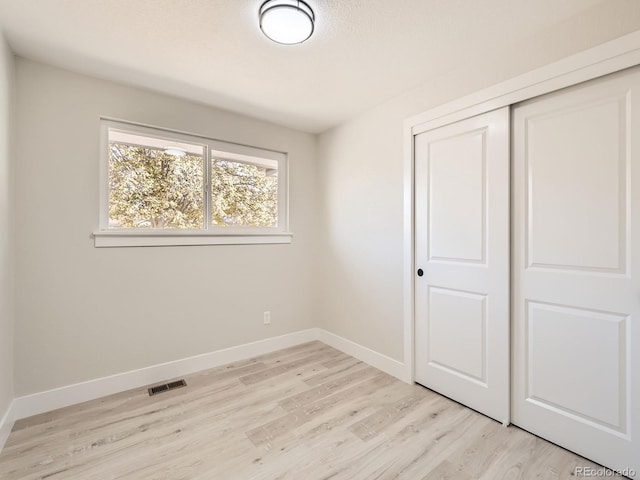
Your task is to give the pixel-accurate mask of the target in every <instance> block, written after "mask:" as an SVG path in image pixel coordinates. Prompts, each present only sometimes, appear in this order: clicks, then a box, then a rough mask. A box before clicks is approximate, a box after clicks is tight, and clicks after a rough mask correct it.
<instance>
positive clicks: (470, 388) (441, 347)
mask: <svg viewBox="0 0 640 480" xmlns="http://www.w3.org/2000/svg"><path fill="white" fill-rule="evenodd" d="M414 148H415V179H416V180H415V181H416V189H415V192H416V198H415V202H416V203H415V207H416V208H415V212H416V219H415V221H416V225H415V228H416V275H418V276H416V284H415V289H416V290H415V309H416V310H415V374H416V381H417V382H418V383H421V384H422V385H424V386H426V387H428V388H431V389H433V390H435V391H437V392H439V393H441V394H443V395H446V396H448V397H450V398H452V399H454V400H456V401H458V402H460V403H463V404H465V405H467V406H469V407H471V408H473V409H475V410H478V411H479V412H482V413H484V414H485V415H488V416H489V417H492V418H494V419H496V420H498V421H500V422H503V423H508V422H509V183H510V178H509V109H508V108H503V109H500V110H496V111H493V112H489V113H486V114H483V115H479V116H477V117H473V118H469V119H466V120H463V121H460V122H457V123H455V124H452V125H448V126H445V127H442V128H438V129H436V130H431V131H428V132H425V133H422V134H419V135H416V136H415V145H414ZM418 269H419V270H418ZM420 273H423V275H422V276H420Z"/></svg>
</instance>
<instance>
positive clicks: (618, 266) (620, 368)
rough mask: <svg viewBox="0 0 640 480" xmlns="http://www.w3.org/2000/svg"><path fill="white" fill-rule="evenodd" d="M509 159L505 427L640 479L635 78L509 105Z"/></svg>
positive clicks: (638, 103) (639, 101) (638, 84)
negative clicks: (508, 416) (510, 339)
mask: <svg viewBox="0 0 640 480" xmlns="http://www.w3.org/2000/svg"><path fill="white" fill-rule="evenodd" d="M513 156H514V166H513V168H514V215H513V225H514V256H513V275H514V283H513V293H514V296H513V303H514V309H513V320H514V322H513V332H514V333H513V335H514V344H513V372H512V374H513V377H512V382H513V398H512V421H513V423H514V424H516V425H519V426H521V427H522V428H525V429H526V430H529V431H531V432H533V433H535V434H537V435H540V436H542V437H544V438H546V439H548V440H550V441H552V442H554V443H557V444H559V445H562V446H564V447H566V448H568V449H569V450H573V451H575V452H577V453H579V454H581V455H584V456H585V457H588V458H590V459H592V460H595V461H596V462H598V463H601V464H603V465H605V466H608V467H610V468H614V469H625V468H628V469H633V470H635V472H636V474H637V473H638V472H640V441H638V438H640V72H639V71H638V70H637V69H636V70H633V71H631V72H624V73H622V74H616V75H614V76H610V77H605V78H603V79H599V80H595V81H593V82H589V83H587V84H584V85H580V86H577V87H573V88H571V89H568V90H564V91H560V92H557V93H554V94H550V95H547V96H544V97H540V98H538V99H534V100H531V101H528V102H525V103H523V104H520V105H517V106H515V107H514V110H513ZM626 474H627V475H629V476H632V477H635V475H633V474H632V472H630V471H629V470H627V471H626Z"/></svg>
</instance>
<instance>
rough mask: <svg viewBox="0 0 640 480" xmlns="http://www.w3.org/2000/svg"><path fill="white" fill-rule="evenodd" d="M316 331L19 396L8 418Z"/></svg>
mask: <svg viewBox="0 0 640 480" xmlns="http://www.w3.org/2000/svg"><path fill="white" fill-rule="evenodd" d="M317 337H318V333H317V329H315V328H311V329H308V330H302V331H299V332H295V333H290V334H287V335H282V336H279V337H272V338H267V339H265V340H259V341H257V342H252V343H246V344H244V345H239V346H237V347H231V348H225V349H224V350H217V351H215V352H211V353H205V354H202V355H196V356H194V357H189V358H184V359H181V360H175V361H173V362H167V363H162V364H159V365H153V366H151V367H146V368H141V369H139V370H132V371H130V372H125V373H119V374H116V375H111V376H109V377H103V378H97V379H95V380H89V381H87V382H82V383H76V384H74V385H68V386H65V387H60V388H56V389H53V390H47V391H45V392H39V393H34V394H32V395H26V396H24V397H18V398H16V399H15V400H14V401H13V404H12V407H11V409H10V411H9V414H8V415H9V417H10V418H12V419H13V420H14V421H15V420H19V419H21V418H26V417H30V416H32V415H38V414H40V413H44V412H49V411H51V410H56V409H58V408H63V407H68V406H70V405H75V404H77V403H81V402H86V401H88V400H94V399H96V398H100V397H104V396H107V395H111V394H114V393H118V392H123V391H126V390H130V389H132V388H139V387H142V386H145V385H150V384H153V383H157V382H161V381H164V380H169V379H172V378H176V377H181V376H183V375H188V374H190V373H195V372H199V371H201V370H207V369H209V368H214V367H219V366H221V365H226V364H228V363H233V362H237V361H239V360H244V359H247V358H251V357H255V356H258V355H264V354H265V353H271V352H275V351H276V350H281V349H283V348H287V347H292V346H294V345H299V344H301V343H306V342H311V341H313V340H317Z"/></svg>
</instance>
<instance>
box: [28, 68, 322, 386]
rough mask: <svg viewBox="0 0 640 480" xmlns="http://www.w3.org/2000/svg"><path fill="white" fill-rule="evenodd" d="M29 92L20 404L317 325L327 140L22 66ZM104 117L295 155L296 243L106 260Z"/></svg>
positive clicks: (111, 253) (163, 251)
mask: <svg viewBox="0 0 640 480" xmlns="http://www.w3.org/2000/svg"><path fill="white" fill-rule="evenodd" d="M17 85H18V88H17V98H16V106H17V108H16V114H17V132H16V162H15V191H16V195H15V197H16V198H15V200H16V204H15V217H16V256H17V261H16V277H17V295H16V319H17V321H16V339H15V351H16V355H15V378H16V386H15V390H16V396H21V395H26V394H30V393H34V392H40V391H43V390H47V389H51V388H55V387H60V386H65V385H69V384H73V383H76V382H81V381H84V380H89V379H93V378H100V377H104V376H107V375H111V374H116V373H121V372H126V371H129V370H132V369H137V368H141V367H145V366H149V365H155V364H158V363H162V362H168V361H171V360H176V359H181V358H185V357H189V356H192V355H197V354H201V353H205V352H211V351H215V350H218V349H222V348H226V347H231V346H236V345H239V344H244V343H247V342H252V341H256V340H259V339H263V338H267V337H271V336H276V335H282V334H286V333H289V332H294V331H299V330H302V329H305V328H309V327H311V326H313V325H314V320H313V318H312V317H311V315H310V312H311V311H312V292H313V289H312V272H311V266H312V258H313V257H312V252H314V251H315V248H314V241H315V238H316V231H315V218H316V216H317V215H316V210H315V208H316V205H315V164H316V163H315V137H314V136H312V135H309V134H305V133H300V132H296V131H293V130H289V129H286V128H282V127H278V126H275V125H272V124H269V123H266V122H262V121H257V120H253V119H250V118H248V117H244V116H241V115H236V114H232V113H229V112H225V111H221V110H217V109H214V108H210V107H206V106H203V105H199V104H194V103H189V102H187V101H184V100H180V99H176V98H172V97H168V96H165V95H161V94H157V93H152V92H149V91H145V90H140V89H135V88H130V87H125V86H122V85H118V84H115V83H112V82H108V81H102V80H97V79H94V78H89V77H85V76H81V75H77V74H74V73H70V72H67V71H64V70H60V69H57V68H52V67H49V66H45V65H42V64H38V63H34V62H31V61H27V60H23V59H18V60H17ZM100 116H110V117H115V118H121V119H126V120H131V121H135V122H142V123H146V124H152V125H158V126H163V127H168V128H173V129H179V130H183V131H187V132H192V133H196V134H202V135H205V136H210V137H213V138H217V139H223V140H228V141H231V142H238V143H243V144H249V145H255V146H258V147H264V148H267V149H274V150H279V151H286V152H289V154H290V156H289V167H290V189H291V193H290V226H291V230H292V231H293V233H294V237H293V243H292V244H291V245H249V246H202V247H151V248H94V246H93V240H92V238H91V232H92V231H94V230H95V229H96V228H97V226H98V193H97V192H98V163H99V139H98V134H99V129H98V125H99V120H98V119H99V117H100ZM265 310H270V311H271V316H272V322H273V323H272V325H270V326H264V325H263V315H262V312H263V311H265Z"/></svg>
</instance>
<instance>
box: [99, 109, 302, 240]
mask: <svg viewBox="0 0 640 480" xmlns="http://www.w3.org/2000/svg"><path fill="white" fill-rule="evenodd" d="M109 130H117V131H121V132H126V133H133V134H139V135H144V136H147V137H153V138H160V139H165V140H168V141H169V142H171V141H174V142H184V143H192V144H195V145H199V146H202V147H203V175H204V179H203V192H202V193H203V199H204V201H203V214H204V222H203V228H202V229H177V228H174V229H142V228H121V229H118V228H110V227H109ZM214 151H215V152H222V155H215V156H213V157H212V152H214ZM242 155H247V156H252V157H257V158H264V159H267V160H274V161H277V162H278V220H277V226H274V227H232V226H229V227H216V226H212V225H211V224H210V222H211V219H210V202H211V198H210V196H211V185H210V183H211V161H212V158H224V157H225V156H226V157H227V158H226V159H228V160H230V161H237V160H238V158H237V156H242ZM234 156H236V159H235V160H234V158H233V157H234ZM288 160H289V159H288V154H287V153H284V152H278V151H275V150H269V149H265V148H258V147H253V146H249V145H242V144H239V143H232V142H227V141H223V140H217V139H213V138H208V137H205V136H202V135H196V134H192V133H186V132H181V131H177V130H172V129H167V128H162V127H156V126H152V125H144V124H140V123H133V122H128V121H125V120H118V119H113V118H107V117H101V118H100V175H99V177H100V178H99V182H100V185H99V196H100V198H99V227H98V230H96V231H94V232H93V237H94V245H95V246H96V247H133V246H179V245H247V244H272V243H291V240H292V237H293V234H292V233H291V232H289V161H288Z"/></svg>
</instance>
